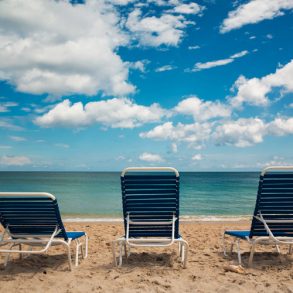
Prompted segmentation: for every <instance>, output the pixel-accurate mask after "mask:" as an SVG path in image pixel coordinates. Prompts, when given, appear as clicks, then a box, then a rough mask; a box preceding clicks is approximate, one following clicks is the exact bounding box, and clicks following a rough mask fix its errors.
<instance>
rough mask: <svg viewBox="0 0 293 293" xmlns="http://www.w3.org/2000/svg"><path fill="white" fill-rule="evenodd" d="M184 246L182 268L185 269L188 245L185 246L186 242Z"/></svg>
mask: <svg viewBox="0 0 293 293" xmlns="http://www.w3.org/2000/svg"><path fill="white" fill-rule="evenodd" d="M184 246H185V249H184V250H185V251H184V254H185V256H184V261H183V268H184V269H185V268H186V265H187V258H188V244H187V242H186V243H185V244H184Z"/></svg>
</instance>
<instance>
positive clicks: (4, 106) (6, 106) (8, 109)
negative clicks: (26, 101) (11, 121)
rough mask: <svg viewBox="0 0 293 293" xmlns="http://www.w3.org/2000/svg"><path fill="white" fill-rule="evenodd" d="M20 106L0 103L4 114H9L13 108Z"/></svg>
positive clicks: (0, 108)
mask: <svg viewBox="0 0 293 293" xmlns="http://www.w3.org/2000/svg"><path fill="white" fill-rule="evenodd" d="M16 106H18V104H17V103H14V102H3V103H0V113H1V112H2V113H3V112H9V111H10V108H11V107H16Z"/></svg>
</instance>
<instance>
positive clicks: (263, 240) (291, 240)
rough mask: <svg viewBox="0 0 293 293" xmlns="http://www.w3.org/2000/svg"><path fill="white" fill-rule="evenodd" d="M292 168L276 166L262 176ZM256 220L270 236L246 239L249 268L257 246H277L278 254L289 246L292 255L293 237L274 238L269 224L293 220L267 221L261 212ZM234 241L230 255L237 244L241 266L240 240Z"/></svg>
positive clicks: (267, 169)
mask: <svg viewBox="0 0 293 293" xmlns="http://www.w3.org/2000/svg"><path fill="white" fill-rule="evenodd" d="M292 168H293V167H292V166H288V167H276V166H271V167H267V168H265V169H264V170H263V171H262V175H264V174H265V172H267V171H269V170H288V169H292ZM254 218H255V219H257V220H258V221H260V222H262V223H263V225H264V227H265V229H266V231H267V233H268V236H258V237H255V238H249V237H248V236H246V237H245V239H246V240H247V242H248V243H249V244H250V256H249V261H248V266H252V262H253V256H254V253H255V247H256V245H257V244H264V245H275V246H276V250H277V252H278V253H280V248H279V245H283V244H285V245H289V250H288V254H291V253H292V245H293V236H292V237H288V236H287V237H286V236H274V234H273V232H272V231H271V229H270V227H269V224H272V223H280V224H282V223H292V224H293V220H265V219H264V218H263V215H262V213H261V211H258V215H257V216H254ZM225 236H226V234H225V231H224V234H223V252H224V255H225V256H227V249H226V243H225ZM234 238H235V239H234V241H232V242H231V246H230V254H232V252H233V247H234V244H235V242H236V245H237V255H238V262H239V264H240V265H241V264H242V260H241V250H240V240H241V239H240V238H236V237H234Z"/></svg>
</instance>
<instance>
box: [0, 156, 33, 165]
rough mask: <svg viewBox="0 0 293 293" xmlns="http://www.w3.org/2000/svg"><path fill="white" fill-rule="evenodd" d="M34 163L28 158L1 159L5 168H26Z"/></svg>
mask: <svg viewBox="0 0 293 293" xmlns="http://www.w3.org/2000/svg"><path fill="white" fill-rule="evenodd" d="M31 163H32V161H31V159H30V158H29V157H26V156H2V157H0V165H5V166H25V165H30V164H31Z"/></svg>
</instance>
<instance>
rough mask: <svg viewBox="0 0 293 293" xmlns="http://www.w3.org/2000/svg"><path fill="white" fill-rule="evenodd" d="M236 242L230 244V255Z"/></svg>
mask: <svg viewBox="0 0 293 293" xmlns="http://www.w3.org/2000/svg"><path fill="white" fill-rule="evenodd" d="M236 241H237V239H234V240H233V241H232V242H231V246H230V254H232V253H233V248H234V245H235V242H236Z"/></svg>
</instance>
